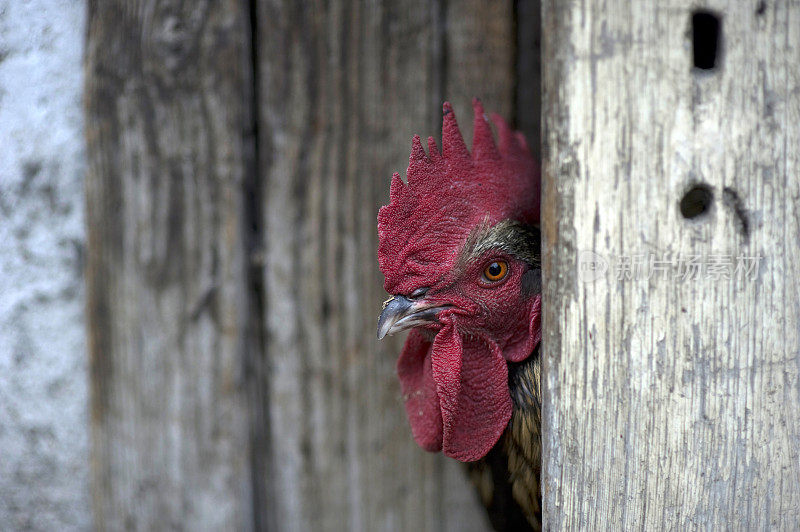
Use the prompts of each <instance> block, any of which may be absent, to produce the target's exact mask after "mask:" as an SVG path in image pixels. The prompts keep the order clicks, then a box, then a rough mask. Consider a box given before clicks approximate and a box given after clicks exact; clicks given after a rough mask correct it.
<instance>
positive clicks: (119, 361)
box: [86, 0, 800, 530]
mask: <svg viewBox="0 0 800 532" xmlns="http://www.w3.org/2000/svg"><path fill="white" fill-rule="evenodd" d="M751 4H752V5H751ZM542 7H543V9H542V13H543V24H542V29H543V32H542V36H543V38H544V46H543V58H544V68H543V70H544V74H545V77H544V91H543V95H544V97H543V110H544V115H543V118H544V120H543V124H544V131H545V137H544V146H545V151H544V153H545V157H544V159H545V161H544V163H545V164H544V170H545V173H544V178H545V192H544V211H543V212H544V213H545V217H544V220H543V231H544V236H545V242H544V245H545V252H546V257H545V259H546V260H545V267H546V270H545V285H546V286H545V307H546V308H545V340H544V341H545V344H544V357H545V366H546V367H545V380H546V387H547V392H546V393H547V395H546V397H545V423H546V427H545V441H544V443H545V464H544V465H545V477H544V498H545V511H546V520H547V521H546V522H547V523H548V525H547V526H548V528H552V529H568V528H576V527H578V526H582V527H585V528H597V527H598V526H605V525H611V526H614V527H615V528H619V527H620V526H625V527H634V526H636V527H641V526H642V525H650V526H652V527H656V528H657V527H660V526H661V525H662V524H664V523H666V524H667V525H670V526H674V527H676V528H678V527H679V528H685V527H687V526H688V527H693V526H699V527H703V528H706V527H711V528H715V527H722V528H736V527H742V528H745V527H750V526H752V527H757V528H775V527H781V528H788V529H791V528H798V527H800V456H798V452H799V450H800V444H799V443H798V441H800V440H799V438H800V405H798V403H799V402H800V384H798V381H799V379H798V373H800V356H798V349H799V347H800V346H799V345H798V328H799V327H800V315H799V314H800V310H799V309H798V303H797V301H798V296H797V294H796V290H797V286H798V278H800V276H798V273H799V272H798V264H800V260H799V259H800V257H798V249H799V247H798V246H797V243H798V240H797V238H798V237H797V235H798V234H800V227H798V217H797V208H796V205H797V201H798V196H799V195H800V190H799V188H800V185H798V179H797V171H798V149H797V148H798V146H800V142H798V141H800V104H799V103H798V99H799V98H800V96H798V94H800V70H799V69H798V68H797V65H798V64H800V37H799V35H798V31H799V30H800V5H798V3H797V2H789V1H787V2H774V3H773V2H748V3H731V4H730V5H728V4H725V3H713V5H711V6H710V8H709V9H712V11H713V13H712V14H716V16H717V19H716V20H718V21H721V26H720V28H719V29H721V37H720V40H719V43H720V46H719V50H718V53H717V54H712V55H713V56H714V57H715V58H716V60H717V63H716V65H715V67H714V68H713V69H711V70H702V71H701V70H700V69H696V68H695V67H693V66H692V61H693V46H692V45H693V37H696V38H700V37H702V36H703V35H705V34H704V33H703V32H702V31H701V32H700V33H698V34H697V35H694V36H693V33H692V9H695V8H696V7H697V5H696V4H693V3H690V2H688V1H677V0H676V1H671V2H661V3H652V5H650V4H649V3H648V4H647V5H644V3H643V4H642V5H639V4H634V3H627V2H613V3H608V2H599V1H597V2H591V1H590V2H584V3H574V2H559V1H556V0H549V1H548V2H546V3H545V4H544V5H543V6H542ZM703 20H706V22H707V21H708V20H711V21H712V22H713V20H714V18H713V17H712V18H711V19H703ZM697 21H698V24H699V23H700V22H699V21H700V19H697ZM539 26H540V25H539V5H538V3H537V2H527V1H525V0H518V1H516V2H479V1H478V0H463V1H454V0H449V1H445V0H436V1H428V2H426V1H421V0H420V1H410V0H404V1H401V2H397V1H394V2H393V1H389V0H375V1H372V2H365V1H356V0H331V1H329V2H295V1H290V0H272V1H271V0H250V1H245V0H221V1H217V2H214V1H211V0H201V1H197V2H187V3H173V2H166V1H163V2H157V1H152V0H151V1H128V0H113V1H112V0H107V1H98V0H92V1H90V2H89V31H88V44H87V56H86V107H87V118H86V128H87V140H88V155H89V172H88V176H87V186H86V190H87V208H88V212H87V223H88V230H89V233H88V234H89V252H88V257H87V299H88V303H87V309H88V321H89V338H90V359H91V372H92V410H91V420H92V445H93V450H92V471H93V488H92V493H93V504H94V512H95V523H96V527H97V528H98V529H100V530H117V529H164V528H178V529H186V530H206V529H207V530H250V529H259V530H261V529H268V530H443V529H446V530H480V529H483V528H485V526H486V520H485V518H484V517H483V514H482V511H481V508H480V507H478V505H477V503H476V498H475V496H474V494H473V493H472V491H471V488H470V487H469V486H468V485H467V484H466V481H465V478H464V476H463V474H462V471H461V469H460V467H458V464H457V463H455V462H453V461H450V460H447V459H444V458H442V457H441V456H433V455H429V454H427V453H424V452H422V451H420V450H419V449H418V448H417V447H416V445H415V444H414V443H413V441H412V440H411V437H410V431H409V429H408V427H407V425H406V421H405V415H404V413H403V409H402V406H401V400H400V397H399V387H398V384H397V382H396V377H395V375H394V364H395V360H396V355H397V353H398V352H399V348H400V344H399V343H398V341H397V340H395V341H391V342H386V341H384V342H382V343H379V342H378V341H377V339H376V338H375V320H376V316H377V314H378V312H379V309H380V302H381V301H382V299H383V298H384V294H383V291H382V288H381V284H382V278H381V276H380V274H379V272H378V270H377V264H376V254H375V253H376V246H377V242H376V240H377V235H376V220H375V215H376V212H377V208H378V206H379V205H381V204H382V203H385V202H386V201H387V200H388V184H389V177H390V175H391V172H392V171H394V170H402V169H404V168H405V165H406V164H407V157H408V152H409V147H410V138H411V135H412V134H413V133H420V134H423V135H425V134H433V135H438V132H439V128H440V113H441V103H442V102H443V101H444V100H445V99H449V100H450V101H451V102H453V104H454V106H455V110H456V113H457V114H459V116H461V117H462V121H464V119H466V118H468V116H469V105H468V102H469V99H470V98H471V97H472V96H473V95H477V96H480V97H482V99H483V100H484V103H485V105H486V106H487V107H488V108H491V109H493V110H496V111H498V112H500V113H501V114H503V115H505V116H507V117H510V118H511V119H512V120H514V121H515V122H516V124H517V126H518V127H520V128H521V129H523V130H524V131H525V133H526V134H527V136H528V138H529V140H530V142H531V144H532V145H533V146H538V145H539V136H538V133H539V110H538V109H539V96H540V91H539V83H538V79H539V50H538V38H539ZM712 26H713V24H712ZM701 29H702V28H701ZM706 44H708V43H706ZM701 48H702V47H701ZM700 51H701V52H702V51H703V50H700ZM707 52H708V51H707V50H706V53H707ZM468 140H469V139H468ZM692 187H694V189H693V188H692ZM690 190H691V191H692V192H691V193H690V194H689V196H688V198H687V199H686V200H685V201H684V202H683V206H684V207H685V209H684V210H685V211H686V212H685V213H682V210H681V199H682V197H683V196H684V195H685V194H686V193H687V192H689V191H690ZM702 207H705V212H702V213H701V214H700V215H698V216H696V217H695V218H693V219H687V218H686V217H685V216H684V214H686V216H689V215H691V214H694V212H695V211H697V210H701V211H702V210H703V208H702ZM693 209H694V210H693ZM642 254H651V255H653V256H654V257H655V258H656V259H658V260H660V261H662V262H664V261H670V260H674V257H675V256H677V255H680V254H683V255H686V256H688V255H699V256H703V257H706V256H707V255H730V256H731V257H733V258H734V259H735V258H737V257H739V256H744V257H761V262H760V265H759V269H758V272H757V274H756V275H755V276H754V277H753V278H752V279H750V278H743V277H741V276H740V277H733V278H732V279H730V280H728V279H710V278H708V277H699V278H697V279H692V280H681V281H680V282H678V281H676V280H674V279H672V278H670V277H669V276H668V275H672V273H673V272H671V271H670V272H669V273H664V272H663V271H662V270H663V269H664V268H662V270H659V272H657V273H656V274H654V275H652V276H650V277H649V278H647V279H642V278H638V277H637V278H634V277H633V276H631V277H629V278H620V280H617V272H618V270H619V267H618V266H617V263H618V262H619V261H621V260H622V259H624V258H625V257H634V256H639V255H642ZM587 257H589V259H591V260H590V261H589V262H591V264H588V266H594V267H595V268H594V269H591V268H589V269H587V260H585V259H586V258H587ZM703 260H705V259H703ZM604 261H605V262H604ZM604 263H605V264H606V267H607V269H606V270H604V271H600V270H602V266H603V264H604ZM659 264H661V263H659ZM596 276H604V277H602V278H597V279H595V280H594V281H592V280H591V279H590V278H592V277H596Z"/></svg>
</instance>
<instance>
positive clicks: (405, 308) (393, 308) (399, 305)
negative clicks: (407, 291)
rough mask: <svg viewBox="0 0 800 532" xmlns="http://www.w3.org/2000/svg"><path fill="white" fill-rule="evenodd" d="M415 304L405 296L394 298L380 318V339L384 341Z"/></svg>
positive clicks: (386, 304)
mask: <svg viewBox="0 0 800 532" xmlns="http://www.w3.org/2000/svg"><path fill="white" fill-rule="evenodd" d="M413 305H414V303H413V302H412V301H411V300H409V299H408V298H407V297H405V296H394V297H392V298H391V299H389V300H388V301H387V302H386V303H385V304H384V305H383V311H382V312H381V315H380V317H379V318H378V339H379V340H381V339H383V337H384V336H386V335H387V334H388V333H389V331H390V330H391V328H392V326H393V325H394V324H395V323H397V322H398V321H400V320H401V319H403V318H404V317H406V316H407V315H408V312H409V310H410V309H411V307H412V306H413Z"/></svg>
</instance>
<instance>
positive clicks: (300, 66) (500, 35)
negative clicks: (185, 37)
mask: <svg viewBox="0 0 800 532" xmlns="http://www.w3.org/2000/svg"><path fill="white" fill-rule="evenodd" d="M257 21H258V24H257V41H258V44H257V50H258V53H257V64H258V70H259V71H258V91H259V105H258V110H259V133H258V136H259V161H260V163H259V165H260V167H261V172H260V176H261V182H262V188H261V194H262V197H263V200H262V202H261V205H262V206H263V214H262V218H261V220H262V228H261V232H262V235H263V253H264V257H265V266H264V270H263V280H264V281H263V282H264V286H265V294H266V299H265V307H264V311H265V321H264V323H265V353H266V364H265V368H264V376H263V378H264V380H265V382H266V383H267V384H266V385H265V387H264V388H265V389H267V390H268V397H267V399H266V404H267V405H268V406H267V408H268V414H269V422H270V431H269V432H270V433H271V437H270V438H269V440H268V442H267V446H268V447H269V463H268V464H265V465H264V467H263V468H262V470H261V471H260V477H259V479H260V480H259V482H260V483H261V484H263V489H264V490H265V493H267V496H266V498H265V500H266V501H268V503H267V505H268V507H266V508H264V509H263V511H264V515H263V516H262V518H263V520H264V522H266V523H270V524H272V525H273V526H278V525H279V526H280V528H281V529H284V530H483V529H485V528H486V527H487V521H486V518H485V516H484V512H483V509H482V508H481V507H480V506H479V504H478V503H477V497H476V495H475V494H474V493H473V491H472V489H471V486H470V485H469V484H468V483H467V481H466V476H465V475H464V472H463V471H462V469H461V467H460V464H458V463H457V462H455V461H452V460H448V459H446V458H444V457H443V456H441V455H438V456H437V455H431V454H428V453H425V452H424V451H422V450H421V449H420V448H418V447H417V445H416V444H415V443H414V442H413V440H412V438H411V432H410V429H409V427H408V424H407V421H406V418H405V413H404V410H403V406H402V400H401V397H400V391H399V386H398V382H397V377H396V374H395V363H396V360H397V356H398V354H399V352H400V348H401V345H402V340H403V338H393V339H391V340H385V341H383V342H379V341H378V340H377V338H376V320H377V316H378V314H379V313H380V308H381V307H380V305H381V302H382V301H383V300H384V299H385V298H386V297H387V296H386V294H385V293H384V291H383V290H382V283H383V277H382V276H381V275H380V272H379V271H378V268H377V261H376V249H377V230H376V216H377V210H378V207H379V206H380V205H382V204H384V203H386V202H388V189H389V179H390V176H391V172H392V171H400V172H401V173H403V174H404V172H405V168H406V166H407V165H408V154H409V150H410V145H411V136H412V134H414V133H420V134H421V135H423V136H427V135H433V136H435V137H437V138H438V137H439V136H440V130H441V105H442V102H443V101H444V100H445V99H447V98H449V99H451V100H452V101H453V102H454V105H455V107H456V113H457V115H458V116H459V118H460V119H461V122H462V124H464V125H466V127H465V130H467V131H471V127H470V124H471V107H470V106H469V99H470V98H471V97H472V96H473V95H479V96H482V97H483V99H484V101H485V103H486V105H487V107H488V108H491V109H498V110H500V111H502V112H504V113H508V112H509V111H510V109H511V103H512V102H513V87H514V84H513V73H514V68H513V39H514V35H513V25H512V10H511V5H510V3H502V4H499V3H485V4H484V3H478V2H466V3H464V5H463V6H462V5H461V2H422V1H418V2H390V1H378V2H349V1H333V2H326V3H323V2H309V3H298V2H292V1H266V0H263V1H259V2H258V10H257Z"/></svg>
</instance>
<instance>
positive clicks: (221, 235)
mask: <svg viewBox="0 0 800 532" xmlns="http://www.w3.org/2000/svg"><path fill="white" fill-rule="evenodd" d="M249 35H250V31H249V25H248V23H247V8H246V5H245V4H244V3H243V2H239V1H236V0H228V1H223V2H210V1H200V2H192V3H188V4H178V3H174V2H155V1H140V2H129V1H127V0H120V1H98V2H90V3H89V31H88V44H87V56H86V109H87V120H86V129H87V141H88V159H89V170H88V175H87V178H86V193H87V225H88V239H89V242H88V257H87V262H88V263H87V312H88V323H89V344H90V359H91V372H92V375H91V379H92V411H91V422H92V427H91V428H92V476H93V487H92V494H93V506H94V514H95V515H94V519H95V527H96V528H97V529H98V530H165V529H187V530H241V529H248V528H252V524H253V517H252V516H253V511H252V505H253V504H252V494H251V481H250V478H251V470H250V467H249V464H250V458H249V457H250V452H249V449H250V434H249V420H248V416H249V414H248V405H247V394H246V392H245V390H246V386H245V384H246V381H245V373H244V369H245V363H246V361H247V358H248V354H249V352H248V349H249V348H250V347H252V346H251V345H250V344H251V343H250V341H249V338H250V336H251V335H250V331H249V330H248V329H249V320H250V315H251V308H252V306H253V302H252V301H251V298H252V296H251V292H250V290H249V282H248V265H249V254H248V250H247V246H248V242H247V241H246V238H247V235H248V232H247V204H248V202H247V198H246V195H245V190H246V187H245V183H246V181H247V180H248V179H252V164H253V139H252V136H251V134H250V132H251V130H252V126H253V122H254V118H253V114H252V109H251V105H250V104H251V101H252V97H251V96H250V94H251V88H252V78H251V67H250V61H249V58H250V53H249ZM248 176H250V177H248Z"/></svg>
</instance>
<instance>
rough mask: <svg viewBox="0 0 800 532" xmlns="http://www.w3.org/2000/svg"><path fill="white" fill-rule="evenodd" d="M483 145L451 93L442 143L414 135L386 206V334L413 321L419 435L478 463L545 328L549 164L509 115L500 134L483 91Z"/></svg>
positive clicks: (427, 443)
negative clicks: (459, 119)
mask: <svg viewBox="0 0 800 532" xmlns="http://www.w3.org/2000/svg"><path fill="white" fill-rule="evenodd" d="M473 111H474V130H473V143H472V152H471V153H470V151H469V150H468V149H467V147H466V145H465V143H464V139H463V137H462V136H461V132H460V130H459V128H458V124H457V123H456V118H455V115H454V114H453V110H452V107H451V106H450V104H449V103H445V104H444V118H443V125H442V151H441V152H440V151H439V149H438V148H437V146H436V142H435V141H434V139H433V138H432V137H431V138H429V139H428V153H427V154H426V153H425V150H424V149H423V147H422V143H421V142H420V138H419V136H414V138H413V141H412V147H411V156H410V160H409V166H408V170H407V183H404V182H403V180H402V179H401V178H400V175H399V174H398V173H395V174H394V175H393V176H392V181H391V187H390V203H389V205H386V206H384V207H382V208H381V209H380V211H379V213H378V236H379V240H380V243H379V247H378V263H379V266H380V269H381V271H382V272H383V274H384V276H385V283H384V288H385V289H386V291H387V292H389V293H390V294H392V297H391V298H390V299H389V300H388V301H387V302H386V303H385V304H384V308H383V312H382V313H381V316H380V318H379V320H378V336H379V337H380V338H382V337H383V336H385V335H386V334H392V333H395V332H399V331H402V330H405V329H413V330H412V331H411V333H410V334H409V336H408V338H407V340H406V343H405V346H404V347H403V351H402V353H401V354H400V358H399V360H398V363H397V372H398V375H399V377H400V383H401V388H402V391H403V398H404V401H405V407H406V414H407V415H408V419H409V422H410V425H411V430H412V433H413V435H414V439H415V440H416V441H417V443H418V444H419V445H420V446H422V447H423V448H425V449H427V450H429V451H443V452H444V454H446V455H448V456H450V457H452V458H456V459H458V460H461V461H465V462H469V461H474V460H478V459H480V458H482V457H483V456H484V455H486V453H487V452H488V451H489V450H490V449H491V448H492V446H494V444H495V443H496V442H497V440H498V439H499V437H500V435H501V434H502V433H503V431H504V430H505V428H506V426H507V424H508V421H509V419H510V417H511V411H512V401H511V396H510V392H509V387H508V363H509V362H520V361H522V360H524V359H525V358H527V357H528V356H529V355H530V354H531V352H532V351H533V349H534V348H535V347H536V345H537V344H538V342H539V340H540V338H541V328H540V323H541V320H540V308H541V296H540V292H541V275H540V266H539V233H538V231H537V230H536V229H535V228H534V224H537V223H538V221H539V187H540V185H539V169H538V166H537V164H536V162H535V161H534V159H533V157H532V155H531V154H530V151H529V150H528V147H527V145H526V143H525V139H524V137H523V136H522V135H521V134H520V133H515V132H513V131H512V130H511V129H510V128H509V126H508V125H507V124H506V123H505V121H503V119H502V118H500V117H499V116H497V115H492V121H493V122H494V124H495V126H496V127H497V130H498V135H499V145H497V144H495V141H494V137H493V135H492V129H491V126H490V124H489V122H488V120H487V119H486V117H485V114H484V110H483V107H482V105H481V103H480V101H479V100H473Z"/></svg>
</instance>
